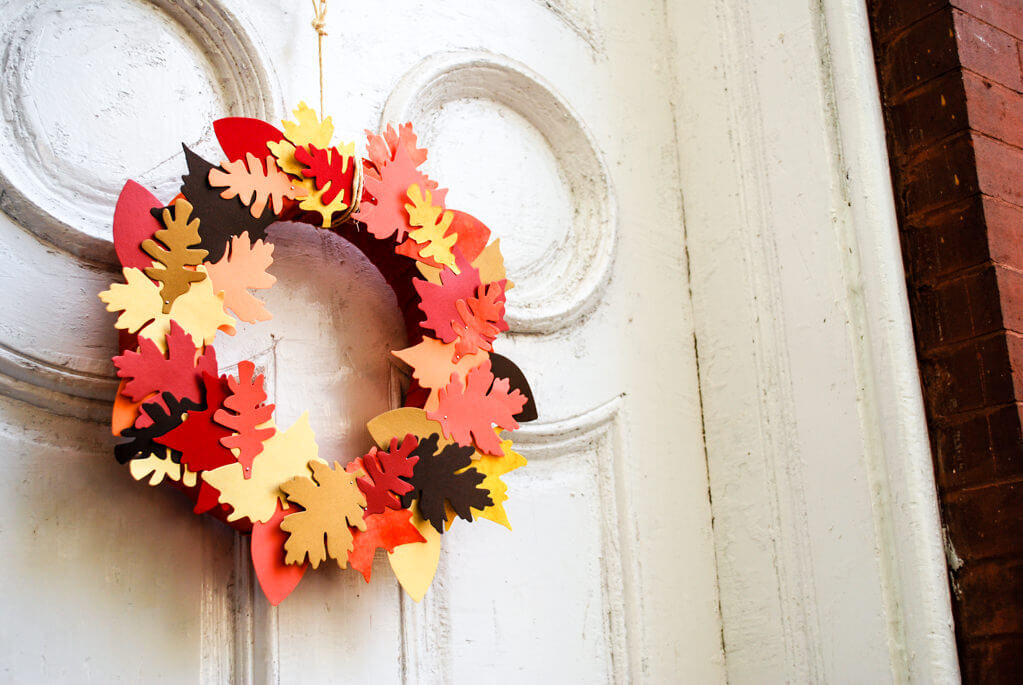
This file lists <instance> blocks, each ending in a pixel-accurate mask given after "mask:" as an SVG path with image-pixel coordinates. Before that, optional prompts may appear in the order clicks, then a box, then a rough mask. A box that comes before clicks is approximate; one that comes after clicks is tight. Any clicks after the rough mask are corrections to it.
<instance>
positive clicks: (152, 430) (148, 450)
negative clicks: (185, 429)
mask: <svg viewBox="0 0 1023 685" xmlns="http://www.w3.org/2000/svg"><path fill="white" fill-rule="evenodd" d="M161 399H162V403H159V404H158V403H156V402H149V403H147V404H143V405H142V412H143V413H144V414H146V415H147V416H148V417H149V419H150V421H149V425H147V426H145V427H142V428H139V427H135V426H132V427H130V428H126V429H124V431H122V432H121V437H124V438H129V442H123V443H120V444H118V445H115V446H114V457H115V458H116V459H117V461H119V462H120V463H122V464H124V463H127V462H128V461H129V460H131V459H144V458H145V457H148V456H149V455H150V454H163V453H164V451H165V450H166V449H167V448H166V447H165V446H164V445H160V444H158V443H157V442H156V438H158V437H160V436H161V435H164V434H166V433H168V432H170V431H171V430H172V429H173V428H175V427H176V426H177V425H178V424H180V423H181V421H182V419H183V418H184V415H185V413H186V412H188V411H191V410H193V409H198V408H199V407H200V405H199V404H197V403H195V402H192V401H190V400H180V401H179V400H178V399H177V398H175V397H174V396H173V395H171V394H170V393H169V392H165V393H163V395H162V397H161ZM179 457H180V455H179V454H175V455H174V458H175V459H177V458H179Z"/></svg>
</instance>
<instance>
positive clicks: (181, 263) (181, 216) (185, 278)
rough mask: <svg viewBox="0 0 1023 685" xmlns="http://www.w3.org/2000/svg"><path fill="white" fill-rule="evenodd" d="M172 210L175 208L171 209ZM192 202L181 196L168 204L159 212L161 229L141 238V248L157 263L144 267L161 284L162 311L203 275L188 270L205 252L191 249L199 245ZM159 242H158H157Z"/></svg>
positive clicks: (197, 264)
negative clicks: (157, 264) (150, 236)
mask: <svg viewBox="0 0 1023 685" xmlns="http://www.w3.org/2000/svg"><path fill="white" fill-rule="evenodd" d="M171 209H173V210H174V211H173V212H171ZM191 214H192V205H191V203H189V202H188V200H186V199H184V198H179V199H177V200H176V201H175V202H174V204H173V205H171V206H170V207H165V208H164V209H163V210H162V211H161V216H162V220H163V225H164V226H166V228H162V229H160V230H159V231H157V232H156V233H154V234H153V236H154V238H155V240H154V239H153V238H146V239H145V240H143V241H142V249H143V250H144V251H145V252H146V254H148V255H149V256H150V257H152V258H153V259H155V260H156V261H157V262H159V263H160V266H156V265H155V264H154V265H153V266H147V267H146V268H145V272H146V275H147V276H149V277H150V278H152V279H153V280H155V281H159V282H161V283H162V284H163V287H162V288H160V296H161V297H162V298H163V312H164V314H168V313H170V308H171V303H173V302H174V300H175V299H177V298H178V296H179V295H184V294H185V293H186V292H188V288H189V285H190V284H191V283H195V282H196V281H201V280H203V279H204V278H206V274H205V273H203V272H201V271H196V270H194V269H189V268H188V267H190V266H191V267H195V266H199V265H200V264H202V261H203V259H204V258H205V257H206V254H207V251H206V250H203V249H197V248H193V247H192V246H193V245H198V244H199V242H200V238H199V220H198V219H192V220H191V221H189V219H190V217H191ZM157 241H159V242H157ZM161 243H162V244H161Z"/></svg>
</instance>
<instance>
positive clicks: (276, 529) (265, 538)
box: [249, 503, 309, 606]
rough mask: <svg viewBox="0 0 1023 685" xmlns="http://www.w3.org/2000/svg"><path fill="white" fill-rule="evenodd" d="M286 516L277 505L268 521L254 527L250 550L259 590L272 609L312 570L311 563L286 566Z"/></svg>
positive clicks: (255, 524) (253, 525)
mask: <svg viewBox="0 0 1023 685" xmlns="http://www.w3.org/2000/svg"><path fill="white" fill-rule="evenodd" d="M284 514H285V512H284V510H283V509H281V506H280V504H279V503H278V505H277V509H276V510H275V511H274V515H273V517H271V518H270V520H269V521H267V522H266V523H258V522H257V523H254V524H252V542H251V545H250V547H249V551H250V553H251V556H252V567H253V568H254V569H255V571H256V579H257V580H259V587H261V588H262V589H263V594H264V595H266V599H267V601H268V602H270V604H271V605H273V606H277V605H278V604H280V603H281V602H282V601H284V598H285V597H287V596H288V595H290V594H291V592H292V590H294V589H295V587H296V586H298V582H299V581H300V580H302V576H303V575H305V572H306V569H307V568H309V564H285V563H284V542H285V541H286V540H287V539H288V536H287V534H285V533H284V531H282V530H281V521H283V520H284Z"/></svg>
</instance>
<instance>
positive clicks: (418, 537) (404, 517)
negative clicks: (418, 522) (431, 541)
mask: <svg viewBox="0 0 1023 685" xmlns="http://www.w3.org/2000/svg"><path fill="white" fill-rule="evenodd" d="M363 521H365V522H366V530H364V531H363V530H358V529H357V528H353V529H352V551H351V552H349V553H348V563H349V564H351V565H352V568H354V569H355V570H356V571H358V572H359V573H361V574H362V577H363V578H365V579H366V582H367V583H368V582H369V579H370V575H371V574H372V573H373V553H374V552H376V551H377V549H378V548H381V549H386V550H387V551H388V552H393V551H394V548H395V547H398V546H399V545H406V544H409V543H412V542H426V538H424V537H423V536H422V534H420V532H419V531H418V530H417V529H416V527H415V525H414V524H413V523H412V512H411V511H409V510H408V509H384V511H383V512H382V513H379V514H372V515H368V516H366V517H364V518H363Z"/></svg>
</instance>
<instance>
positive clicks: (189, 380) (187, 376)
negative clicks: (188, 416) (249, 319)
mask: <svg viewBox="0 0 1023 685" xmlns="http://www.w3.org/2000/svg"><path fill="white" fill-rule="evenodd" d="M166 342H167V356H166V357H164V354H163V352H161V351H160V348H158V347H157V346H156V343H154V342H153V341H152V340H149V339H147V338H140V339H139V349H138V351H137V352H133V351H131V350H128V351H126V352H125V353H124V354H122V355H118V356H116V357H114V366H116V367H117V375H118V376H119V377H121V378H124V379H125V380H127V381H128V382H127V383H126V384H125V386H124V394H125V395H127V396H128V397H129V398H131V399H132V401H135V402H139V401H141V400H144V399H146V398H147V397H149V396H150V395H152V394H154V393H158V392H169V393H171V394H172V395H173V396H174V397H177V398H179V399H189V400H192V401H193V402H199V401H200V400H201V399H202V388H201V387H200V385H199V383H200V380H201V374H202V373H203V372H206V373H212V374H216V373H217V354H216V352H215V351H214V349H213V348H212V347H207V348H206V350H205V351H204V352H203V354H202V355H201V356H199V358H198V359H196V352H197V350H196V347H195V345H193V344H192V336H190V335H188V334H187V333H185V331H184V330H182V328H181V326H179V325H178V324H177V322H175V321H171V322H170V331H169V332H168V333H167V337H166ZM159 401H160V400H159V399H158V400H157V402H158V403H159Z"/></svg>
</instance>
